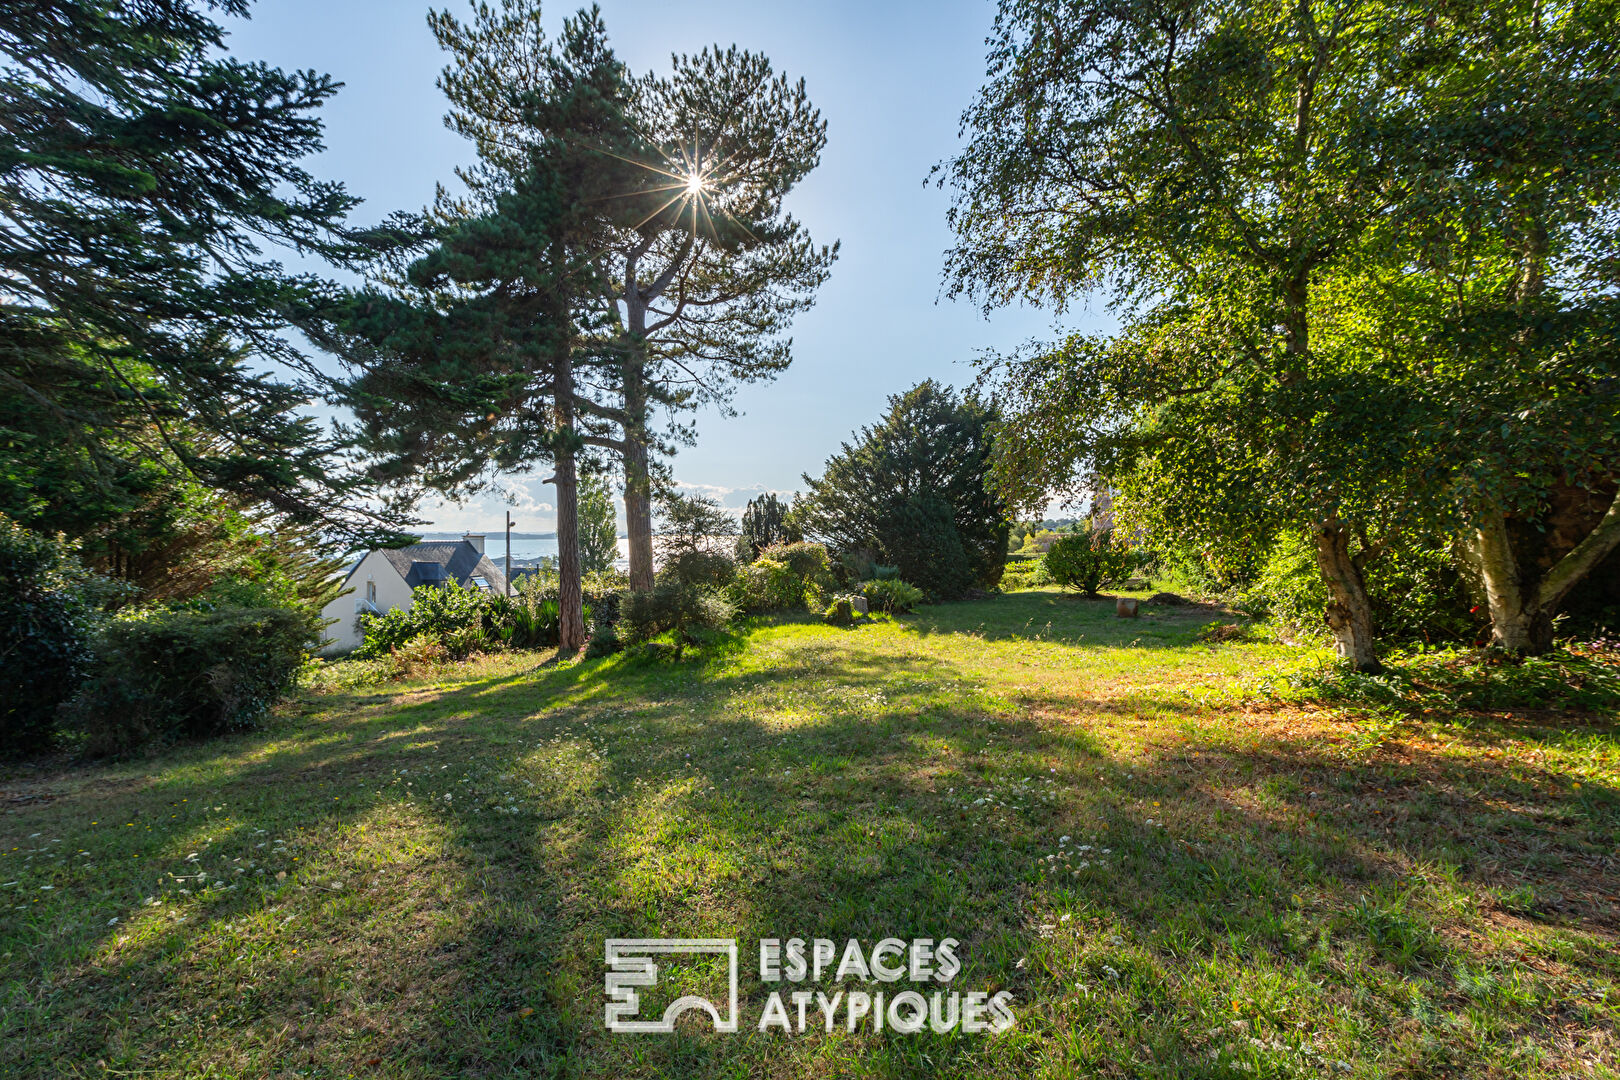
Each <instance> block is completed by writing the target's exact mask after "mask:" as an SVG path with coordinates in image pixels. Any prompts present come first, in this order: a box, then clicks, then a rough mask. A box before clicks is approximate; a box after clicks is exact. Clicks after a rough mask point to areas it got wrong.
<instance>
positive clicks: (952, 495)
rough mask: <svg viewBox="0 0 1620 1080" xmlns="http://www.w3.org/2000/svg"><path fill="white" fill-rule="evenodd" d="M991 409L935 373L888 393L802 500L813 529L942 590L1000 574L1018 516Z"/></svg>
mask: <svg viewBox="0 0 1620 1080" xmlns="http://www.w3.org/2000/svg"><path fill="white" fill-rule="evenodd" d="M992 419H993V417H992V413H991V411H990V409H989V408H988V407H987V406H985V405H984V404H983V403H982V402H979V401H978V400H976V399H974V398H972V397H968V398H965V399H964V398H962V397H959V396H958V395H957V394H956V392H955V391H953V390H951V389H950V388H949V387H945V386H941V385H940V384H938V383H936V382H934V381H933V380H928V381H926V382H922V383H919V384H918V385H917V386H915V387H913V388H912V389H911V390H909V391H907V392H906V393H904V394H899V395H896V396H894V397H891V398H890V399H889V411H888V414H887V415H886V416H885V417H884V418H883V420H882V422H880V423H878V424H876V425H873V426H871V427H866V428H862V429H861V431H860V432H859V433H858V435H857V439H856V441H855V442H854V443H853V444H851V443H845V444H843V447H842V449H841V451H840V452H839V453H838V454H837V455H835V456H833V457H832V458H830V459H829V460H828V461H827V465H826V470H825V472H824V473H823V475H822V476H821V477H820V478H819V479H812V478H811V477H810V476H808V475H807V476H805V478H804V479H805V483H806V484H807V485H809V490H808V492H807V494H806V495H805V497H804V498H803V499H801V500H800V501H799V503H798V504H797V505H796V506H795V507H794V518H795V520H796V521H797V522H799V523H801V525H802V527H803V529H804V532H805V535H806V536H808V537H810V538H811V539H815V540H821V541H825V542H826V543H827V544H829V545H830V546H831V547H833V548H834V549H835V550H837V551H839V552H840V553H852V552H866V553H868V554H869V556H870V557H872V558H875V559H877V560H880V561H882V562H885V563H890V564H893V565H895V566H898V567H899V569H900V576H901V577H902V578H903V579H905V580H906V581H909V582H911V583H912V584H914V585H918V586H921V587H923V588H925V589H927V590H929V591H930V592H932V593H934V594H936V595H938V596H946V597H949V596H958V595H961V594H962V593H963V592H965V591H966V590H968V589H970V588H974V587H980V588H989V587H993V586H994V585H995V584H996V583H997V582H998V581H1000V580H1001V572H1002V569H1003V566H1004V562H1005V557H1006V549H1007V532H1008V527H1009V521H1008V518H1009V515H1008V512H1007V507H1006V504H1005V503H1004V502H1003V500H1002V498H1001V497H1000V496H999V495H997V494H996V493H994V492H993V491H991V490H990V488H989V486H988V483H987V481H988V478H989V470H990V453H991V441H990V425H991V421H992Z"/></svg>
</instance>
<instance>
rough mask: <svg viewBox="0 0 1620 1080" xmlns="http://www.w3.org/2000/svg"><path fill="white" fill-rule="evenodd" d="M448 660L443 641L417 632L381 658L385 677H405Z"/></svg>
mask: <svg viewBox="0 0 1620 1080" xmlns="http://www.w3.org/2000/svg"><path fill="white" fill-rule="evenodd" d="M449 662H450V650H449V649H447V648H445V646H444V642H442V641H440V640H439V639H438V638H436V637H433V636H431V635H429V634H417V635H416V636H415V637H413V638H411V640H409V641H407V642H405V644H403V645H400V646H399V647H398V648H396V649H394V650H393V651H392V652H390V653H389V654H388V655H387V656H386V657H384V658H383V670H384V673H385V675H386V676H387V678H390V679H405V678H409V677H410V676H412V675H418V674H420V673H422V672H423V671H429V670H432V669H433V668H436V667H439V666H440V665H442V664H447V663H449Z"/></svg>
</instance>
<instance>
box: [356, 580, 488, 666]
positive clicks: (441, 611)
mask: <svg viewBox="0 0 1620 1080" xmlns="http://www.w3.org/2000/svg"><path fill="white" fill-rule="evenodd" d="M495 599H496V598H495V597H493V596H491V595H490V594H489V593H486V592H482V591H480V590H477V589H464V588H461V587H460V586H459V585H446V586H444V587H442V588H441V587H438V586H424V587H422V588H419V589H416V590H415V591H414V592H412V593H411V606H410V607H409V608H394V609H392V610H390V611H385V612H383V613H382V614H381V615H373V614H371V613H370V612H366V613H365V614H362V615H361V616H360V626H361V630H362V632H363V634H364V636H365V640H364V641H362V642H361V644H360V647H359V648H358V649H356V650H355V651H354V656H355V659H357V660H369V659H372V658H373V657H379V656H386V655H388V654H389V653H391V652H393V651H394V650H395V649H397V648H399V647H400V646H401V645H403V644H405V643H406V642H407V641H409V640H411V639H412V638H414V637H416V636H418V635H420V634H426V635H427V636H428V637H430V638H432V639H434V640H435V641H438V642H439V643H440V644H442V645H444V646H445V647H446V648H449V647H450V643H451V639H452V638H457V639H458V640H460V638H461V636H460V635H458V633H457V632H458V631H461V630H463V629H464V628H465V627H468V626H478V627H484V626H485V622H484V620H485V617H486V615H488V614H490V613H491V608H492V607H493V604H494V601H495ZM465 655H466V654H465V653H463V654H462V656H465ZM460 658H461V657H457V659H460Z"/></svg>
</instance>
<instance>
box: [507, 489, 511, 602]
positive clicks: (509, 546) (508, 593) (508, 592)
mask: <svg viewBox="0 0 1620 1080" xmlns="http://www.w3.org/2000/svg"><path fill="white" fill-rule="evenodd" d="M506 595H507V596H511V595H512V511H510V510H508V511H507V512H506Z"/></svg>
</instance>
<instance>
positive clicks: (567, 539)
mask: <svg viewBox="0 0 1620 1080" xmlns="http://www.w3.org/2000/svg"><path fill="white" fill-rule="evenodd" d="M556 390H557V392H556V396H555V400H556V401H557V403H558V404H557V421H558V422H557V429H558V430H557V448H556V451H555V454H554V455H553V456H554V459H555V461H556V465H557V472H556V475H555V476H554V477H553V478H552V482H553V483H554V484H556V487H557V617H558V622H557V651H558V652H560V653H564V654H568V653H577V652H578V651H579V650H580V649H583V648H584V647H585V595H584V589H583V588H582V587H581V584H580V577H579V472H578V469H577V467H576V465H575V462H574V453H575V448H576V440H577V435H576V433H575V431H574V410H573V406H572V404H571V402H572V400H573V391H574V370H573V362H572V361H571V360H570V358H569V357H568V356H567V355H564V356H563V357H562V358H561V359H559V360H558V362H557V387H556Z"/></svg>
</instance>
